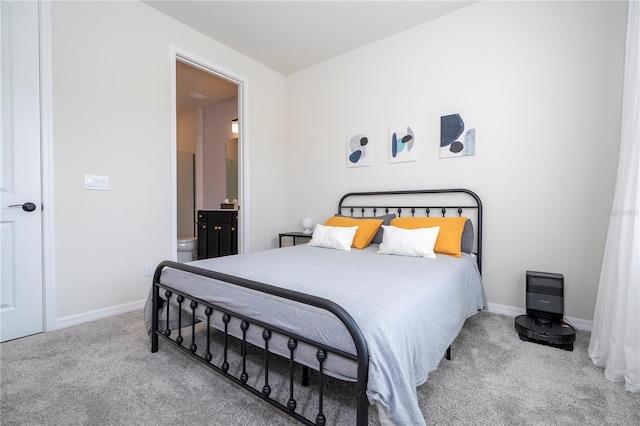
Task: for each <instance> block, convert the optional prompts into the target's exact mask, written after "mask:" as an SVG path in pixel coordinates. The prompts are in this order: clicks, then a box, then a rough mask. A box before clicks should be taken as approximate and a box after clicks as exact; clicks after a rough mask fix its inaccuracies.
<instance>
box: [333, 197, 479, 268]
mask: <svg viewBox="0 0 640 426" xmlns="http://www.w3.org/2000/svg"><path fill="white" fill-rule="evenodd" d="M434 194H440V195H444V196H447V194H448V195H450V196H451V197H448V198H440V202H437V201H438V196H435V195H434ZM460 194H461V195H460ZM422 195H426V197H422ZM430 195H433V196H430ZM456 195H459V196H456ZM393 196H410V197H401V198H403V199H401V200H400V199H398V202H395V203H394V201H389V203H391V204H388V203H386V202H385V201H384V200H385V199H387V200H392V199H393ZM361 197H364V198H361ZM349 198H351V199H360V202H358V201H356V202H349V203H347V202H346V201H347V199H349ZM405 198H410V200H406V199H405ZM434 198H435V200H434ZM450 198H453V199H452V200H451V199H450ZM365 200H366V201H367V202H366V203H364V201H365ZM369 200H372V202H371V203H369ZM431 200H434V201H431ZM407 201H409V202H408V203H407ZM451 211H453V213H454V214H456V215H457V216H462V215H463V212H465V211H466V212H467V213H469V212H471V215H469V214H465V216H468V217H469V218H470V219H471V221H472V222H473V225H474V229H475V247H476V251H475V253H474V254H475V255H476V257H477V261H478V269H479V270H480V272H482V201H481V200H480V197H478V195H477V194H476V193H475V192H473V191H471V190H469V189H464V188H454V189H422V190H405V191H372V192H350V193H348V194H345V195H343V196H342V198H340V201H339V202H338V214H341V215H348V216H353V217H358V216H360V217H365V216H373V217H375V216H381V215H385V214H390V213H395V214H397V215H398V217H401V216H402V215H404V216H409V215H410V216H416V215H418V216H427V217H429V216H430V215H432V214H441V215H442V217H445V216H446V215H447V213H449V212H451ZM474 213H475V214H474Z"/></svg>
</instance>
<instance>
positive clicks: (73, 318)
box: [56, 299, 146, 330]
mask: <svg viewBox="0 0 640 426" xmlns="http://www.w3.org/2000/svg"><path fill="white" fill-rule="evenodd" d="M145 302H146V299H142V300H137V301H135V302H129V303H124V304H122V305H117V306H111V307H109V308H104V309H97V310H95V311H90V312H85V313H82V314H77V315H70V316H68V317H62V318H58V319H56V330H58V329H61V328H67V327H71V326H74V325H79V324H84V323H85V322H89V321H95V320H99V319H103V318H109V317H112V316H114V315H119V314H125V313H127V312H132V311H137V310H138V309H142V308H144V304H145Z"/></svg>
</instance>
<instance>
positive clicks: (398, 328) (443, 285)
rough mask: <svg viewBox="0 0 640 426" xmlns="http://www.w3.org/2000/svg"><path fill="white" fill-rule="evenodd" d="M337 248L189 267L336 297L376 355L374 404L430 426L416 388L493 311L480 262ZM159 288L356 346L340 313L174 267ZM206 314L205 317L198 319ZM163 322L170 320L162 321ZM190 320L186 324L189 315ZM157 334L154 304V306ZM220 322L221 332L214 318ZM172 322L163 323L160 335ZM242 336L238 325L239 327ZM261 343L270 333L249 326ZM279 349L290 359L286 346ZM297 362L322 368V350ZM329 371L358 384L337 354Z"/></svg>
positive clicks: (393, 416)
mask: <svg viewBox="0 0 640 426" xmlns="http://www.w3.org/2000/svg"><path fill="white" fill-rule="evenodd" d="M377 248H378V246H377V245H375V244H372V245H370V246H369V247H367V248H366V249H363V250H356V249H353V250H350V251H341V250H331V249H325V248H319V247H308V246H306V245H298V246H294V247H286V248H280V249H271V250H265V251H259V252H253V253H248V254H243V255H237V256H226V257H221V258H214V259H206V260H200V261H195V262H190V265H193V266H197V267H200V268H204V269H211V270H215V271H218V272H222V273H225V274H229V275H234V276H239V277H242V278H246V279H250V280H253V281H258V282H262V283H265V284H270V285H274V286H278V287H282V288H287V289H291V290H295V291H298V292H302V293H307V294H311V295H314V296H317V297H322V298H325V299H328V300H331V301H333V302H335V303H337V304H338V305H340V306H341V307H342V308H344V309H345V310H346V311H347V312H348V313H349V314H350V315H351V316H352V317H353V319H354V320H355V321H356V323H357V324H358V326H359V328H360V329H361V331H362V334H363V336H364V337H365V341H366V343H367V347H368V351H369V377H368V381H367V397H368V399H369V401H370V402H371V403H376V404H378V406H379V407H381V408H382V409H383V410H384V411H385V415H386V416H387V417H388V418H389V419H390V420H391V421H393V422H394V423H396V424H412V425H417V424H424V419H423V417H422V414H421V412H420V409H419V406H418V402H417V397H416V386H418V385H420V384H422V383H424V382H425V381H426V380H427V377H428V374H429V372H431V371H433V370H435V369H436V368H437V366H438V364H439V362H440V360H441V359H442V357H443V354H444V352H445V351H446V349H447V348H448V347H449V345H451V343H452V342H453V341H454V340H455V338H456V336H457V335H458V333H459V331H460V329H461V328H462V326H463V324H464V321H465V320H466V318H468V317H469V316H471V315H473V314H475V313H476V312H477V311H478V310H480V309H482V308H484V306H485V298H484V293H483V289H482V284H481V280H480V274H479V272H478V268H477V265H476V261H475V258H474V257H473V256H471V255H467V254H463V255H462V257H461V258H456V257H453V256H448V255H442V254H438V255H437V256H436V258H435V259H429V258H422V257H407V256H394V255H381V254H377V253H376V251H377ZM160 282H161V283H163V284H167V285H169V286H171V287H173V288H175V289H176V290H179V291H183V292H185V293H186V294H189V295H191V296H193V297H196V298H199V299H202V300H205V301H207V302H210V303H215V304H218V305H219V306H224V307H225V309H229V310H231V311H233V312H236V313H240V314H242V315H246V316H248V317H250V318H253V319H255V320H258V321H263V322H265V323H268V324H273V325H274V326H276V327H281V328H283V329H285V330H288V331H290V332H293V333H296V334H299V335H302V336H305V337H307V338H309V339H311V340H313V341H317V342H320V343H324V344H329V345H331V346H333V347H335V348H337V349H339V350H341V351H344V352H345V353H348V354H354V355H355V348H354V345H353V341H352V339H351V337H350V335H349V334H348V332H347V331H346V329H345V327H344V326H343V325H342V323H341V322H340V321H339V320H338V319H337V318H335V317H334V316H333V315H332V314H330V313H328V312H326V311H324V310H321V309H318V308H314V307H310V306H306V305H302V304H298V303H296V302H291V301H288V300H283V299H280V298H276V297H275V296H270V295H266V294H262V293H258V292H256V291H253V290H250V289H245V288H238V287H237V286H232V285H230V284H227V283H223V282H220V281H216V280H212V279H209V278H206V277H202V276H197V275H194V274H191V273H188V272H185V271H180V270H177V269H172V268H165V269H164V270H163V272H162V275H161V278H160ZM197 316H198V314H197ZM160 317H161V318H163V314H161V316H160ZM185 318H186V317H185ZM145 321H146V326H147V330H151V303H150V300H148V302H147V306H146V308H145ZM214 322H215V323H217V324H218V325H221V320H220V316H218V317H216V315H215V313H214ZM183 325H184V323H183ZM163 327H166V325H163V324H161V325H160V327H159V328H160V329H163ZM231 328H232V329H234V330H236V331H235V333H236V335H238V334H239V333H240V332H239V327H236V326H232V327H231ZM249 331H251V333H252V335H251V339H255V341H259V339H260V333H261V331H262V329H260V328H259V327H254V328H253V329H250V330H249ZM280 337H281V341H280V342H278V341H277V337H276V340H275V341H274V342H273V343H270V351H272V352H275V353H280V354H281V355H283V356H288V354H289V353H288V350H287V349H286V339H285V338H284V337H282V336H280ZM296 361H298V362H300V363H302V364H305V365H309V366H310V367H312V368H316V366H317V362H315V350H314V349H313V348H312V347H300V348H299V350H298V351H296ZM325 368H326V370H325V372H326V373H327V374H330V375H332V376H334V377H338V378H341V379H344V380H355V378H356V366H355V362H353V361H349V360H346V359H344V358H342V357H338V356H335V357H329V358H328V359H327V363H326V366H325Z"/></svg>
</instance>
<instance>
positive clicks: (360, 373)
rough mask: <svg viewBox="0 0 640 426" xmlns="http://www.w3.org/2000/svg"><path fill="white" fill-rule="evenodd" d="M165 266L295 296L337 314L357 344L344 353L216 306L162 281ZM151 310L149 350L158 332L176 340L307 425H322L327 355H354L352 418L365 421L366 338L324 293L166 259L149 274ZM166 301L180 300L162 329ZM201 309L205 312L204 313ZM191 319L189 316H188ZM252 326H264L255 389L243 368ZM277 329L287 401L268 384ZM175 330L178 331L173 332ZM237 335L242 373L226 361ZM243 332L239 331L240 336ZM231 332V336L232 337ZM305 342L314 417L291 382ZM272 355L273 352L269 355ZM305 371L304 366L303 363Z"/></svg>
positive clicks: (153, 347) (155, 346) (155, 344)
mask: <svg viewBox="0 0 640 426" xmlns="http://www.w3.org/2000/svg"><path fill="white" fill-rule="evenodd" d="M166 267H170V268H174V269H179V270H182V271H186V272H190V273H193V274H197V275H201V276H204V277H207V278H212V279H216V280H219V281H223V282H225V283H229V284H234V285H237V286H241V287H245V288H248V289H251V290H255V291H258V292H262V293H266V294H270V295H273V296H277V297H281V298H284V299H288V300H292V301H295V302H299V303H303V304H305V305H310V306H314V307H316V308H320V309H324V310H326V311H328V312H330V313H332V314H333V315H334V316H335V317H337V318H338V319H339V320H340V321H341V322H342V323H343V324H344V326H345V328H346V329H347V330H348V331H349V333H350V335H351V337H352V339H353V343H354V346H355V348H356V355H353V354H350V353H346V352H344V351H343V350H340V349H336V348H333V347H331V346H328V345H326V344H322V343H319V342H316V341H312V340H310V339H308V338H306V337H305V336H299V335H296V334H295V333H291V332H289V331H287V330H284V329H282V328H280V327H276V326H274V325H271V324H267V323H264V322H262V321H258V320H255V319H252V318H249V317H247V316H245V315H241V314H238V313H236V312H233V311H230V310H229V309H227V308H225V307H222V306H219V305H217V304H213V303H209V302H206V301H203V300H200V299H198V298H196V297H193V296H191V295H189V294H186V293H184V292H181V291H178V290H176V289H174V288H172V287H170V286H168V285H165V284H162V283H161V282H160V275H161V273H162V270H163V269H164V268H166ZM152 295H153V296H152V297H153V313H152V334H151V352H157V351H158V339H159V337H162V338H164V339H166V340H167V341H168V342H170V343H172V344H173V345H175V346H177V347H178V348H180V349H181V350H183V351H184V352H185V353H187V354H189V355H191V356H192V357H194V358H196V359H197V360H199V361H201V362H203V363H204V364H205V365H207V366H208V367H210V368H211V369H213V370H214V371H216V372H218V373H220V374H222V375H223V376H224V377H226V378H228V379H229V380H231V381H233V382H235V383H236V384H238V385H239V386H241V387H242V388H244V389H246V390H248V391H249V392H251V393H253V394H254V395H256V396H258V397H259V398H261V399H263V400H264V401H266V402H268V403H269V404H271V405H273V406H275V407H276V408H278V409H280V410H281V411H283V412H285V413H286V414H288V415H290V416H291V417H293V418H295V419H296V420H298V421H300V422H302V423H303V424H308V425H314V424H315V425H324V424H326V421H327V420H326V417H325V414H324V412H323V403H324V395H323V380H324V376H325V372H324V366H325V361H326V359H327V356H329V355H330V354H333V355H337V356H341V357H344V358H346V359H350V360H352V361H355V362H357V380H356V387H357V406H356V419H357V425H366V424H367V423H368V408H369V402H368V399H367V396H366V387H367V378H368V362H369V355H368V350H367V345H366V342H365V340H364V337H363V335H362V333H361V331H360V328H359V327H358V325H357V324H356V322H355V321H354V319H353V318H352V317H351V315H349V314H348V313H347V312H346V311H345V310H344V309H343V308H342V307H340V306H339V305H337V304H336V303H334V302H332V301H330V300H327V299H323V298H320V297H316V296H312V295H309V294H304V293H299V292H296V291H292V290H288V289H283V288H279V287H274V286H271V285H267V284H263V283H259V282H255V281H251V280H247V279H243V278H239V277H235V276H231V275H227V274H222V273H219V272H215V271H210V270H207V269H202V268H198V267H194V266H191V265H185V264H182V263H177V262H172V261H165V262H162V263H161V264H160V265H158V267H157V269H156V271H155V275H154V278H153V293H152ZM163 296H164V298H166V301H167V302H166V303H168V301H169V300H170V298H171V297H175V300H176V302H177V303H178V309H177V315H178V318H177V319H176V318H170V309H167V310H166V318H162V319H164V320H166V324H167V328H166V329H164V330H160V329H159V321H160V320H161V318H160V315H159V310H160V309H161V308H162V304H163V303H165V299H163ZM196 310H198V312H200V314H199V315H198V320H199V321H202V322H206V343H204V341H203V342H202V343H200V344H201V345H202V344H204V345H205V346H206V348H204V349H203V348H200V350H198V344H197V342H196V324H197V323H198V322H199V321H198V320H196ZM183 312H187V313H189V316H190V318H182V316H183ZM202 312H203V313H204V315H202ZM214 312H215V313H217V314H218V315H220V314H222V322H223V323H224V327H223V330H220V331H221V332H222V333H223V336H224V337H223V339H224V341H223V344H222V349H221V350H222V352H223V353H222V354H218V355H221V357H220V356H219V357H218V359H220V358H221V361H222V362H221V363H219V364H216V363H215V362H214V359H213V358H214V356H213V354H212V352H211V339H212V332H215V330H213V328H212V325H213V324H212V323H211V320H212V316H213V314H214ZM191 319H193V320H191ZM232 319H235V320H237V321H239V322H240V330H234V332H232V330H230V329H229V327H231V320H232ZM176 321H177V327H175V328H174V330H171V329H170V328H169V324H170V323H171V322H174V323H175V322H176ZM187 327H190V331H189V332H188V334H190V336H186V338H185V336H183V335H182V333H183V329H185V328H187ZM250 327H260V329H261V330H262V332H261V335H262V339H263V347H262V349H264V351H263V354H262V356H263V359H262V362H263V374H262V375H263V377H262V380H261V382H260V384H261V386H260V388H259V389H258V388H257V387H253V386H251V385H250V384H248V382H249V375H248V373H247V368H246V363H247V343H248V340H247V330H249V328H250ZM274 333H275V334H278V335H281V336H284V337H285V338H287V339H288V341H287V347H288V349H289V374H288V375H289V380H288V395H289V398H288V400H287V401H286V403H284V404H283V403H281V402H280V401H277V400H275V399H273V398H271V397H270V395H271V394H272V388H271V384H270V382H269V366H270V365H269V356H270V352H269V343H270V341H271V339H272V335H273V334H274ZM176 334H177V335H176ZM234 334H235V336H238V338H239V339H240V357H241V361H240V364H241V365H239V366H237V367H239V368H240V370H241V373H240V374H239V376H236V375H233V374H232V373H231V372H230V364H229V356H228V355H229V351H231V347H230V346H231V344H230V340H231V339H235V338H236V337H234ZM240 336H241V337H240ZM230 338H231V339H230ZM302 343H304V344H307V345H310V346H313V347H314V348H315V349H316V359H317V361H318V364H317V368H315V369H316V370H317V371H318V372H319V377H318V380H319V383H318V388H319V392H318V410H317V415H316V417H315V419H314V420H310V419H309V418H307V417H304V416H303V415H302V414H301V413H299V412H297V411H296V409H297V408H298V406H297V405H298V403H297V400H296V395H295V386H294V365H295V361H294V357H295V352H296V349H297V348H298V345H299V344H302ZM272 356H273V355H272ZM304 371H305V373H306V367H305V369H304Z"/></svg>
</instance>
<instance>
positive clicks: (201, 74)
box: [172, 53, 247, 261]
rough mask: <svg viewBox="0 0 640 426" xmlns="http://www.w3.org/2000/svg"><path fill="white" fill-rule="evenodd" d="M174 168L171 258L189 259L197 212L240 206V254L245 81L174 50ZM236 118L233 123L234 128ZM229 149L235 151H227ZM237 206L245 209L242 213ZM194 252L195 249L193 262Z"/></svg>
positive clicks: (240, 245) (240, 244)
mask: <svg viewBox="0 0 640 426" xmlns="http://www.w3.org/2000/svg"><path fill="white" fill-rule="evenodd" d="M173 71H174V72H175V79H174V81H175V87H174V95H175V98H174V101H175V103H174V105H175V115H174V120H175V121H174V126H173V129H174V131H173V132H172V133H174V136H175V137H174V142H175V149H172V157H173V158H172V164H173V167H174V173H173V176H174V177H173V179H172V180H173V187H174V188H175V189H174V194H173V196H172V210H173V217H174V219H173V220H172V222H173V226H172V228H173V230H174V231H175V232H172V234H173V235H172V239H173V241H174V244H173V247H174V259H175V260H178V261H187V260H191V259H186V257H185V256H187V255H186V254H185V252H186V251H187V250H191V249H186V247H187V245H188V246H189V247H192V248H193V249H195V248H196V247H197V241H196V238H197V236H198V217H197V212H198V211H201V210H207V211H210V210H219V209H221V208H223V207H222V206H224V205H227V206H228V205H229V204H233V205H234V207H235V208H237V209H238V229H237V233H238V235H237V239H238V241H237V244H238V251H239V252H240V253H242V252H243V247H244V246H245V244H243V236H244V235H246V224H245V223H244V222H245V220H244V218H245V217H247V211H246V208H244V207H246V206H245V205H244V204H245V203H243V202H242V201H243V200H242V197H243V196H245V195H246V194H244V191H243V190H242V184H243V181H244V179H243V176H242V175H243V173H244V170H243V163H242V159H243V140H244V139H243V137H242V134H241V133H242V132H241V129H242V128H243V126H242V125H241V123H242V121H243V120H242V101H241V100H242V96H241V94H242V85H243V81H242V80H239V79H236V78H233V77H230V76H229V75H228V74H227V73H221V72H219V71H216V70H215V69H214V67H213V66H210V65H208V64H203V63H202V62H201V61H198V60H196V59H193V58H190V57H187V56H186V55H182V54H179V53H176V54H175V70H173ZM232 122H234V124H235V125H234V126H232ZM230 150H231V151H233V152H230ZM240 207H243V211H242V214H240V210H239V209H240ZM196 258H197V254H196V252H195V251H194V252H193V260H195V259H196Z"/></svg>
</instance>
